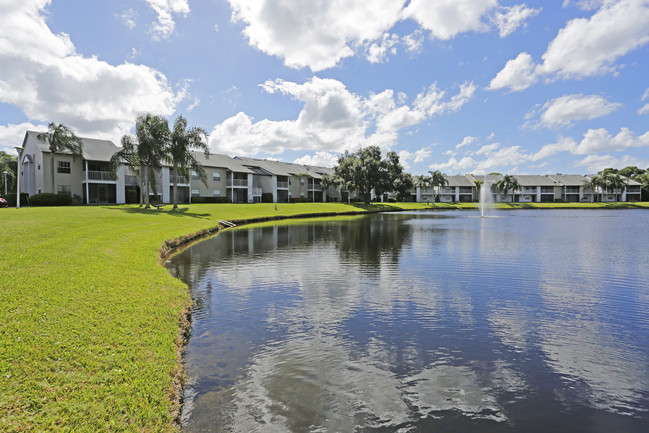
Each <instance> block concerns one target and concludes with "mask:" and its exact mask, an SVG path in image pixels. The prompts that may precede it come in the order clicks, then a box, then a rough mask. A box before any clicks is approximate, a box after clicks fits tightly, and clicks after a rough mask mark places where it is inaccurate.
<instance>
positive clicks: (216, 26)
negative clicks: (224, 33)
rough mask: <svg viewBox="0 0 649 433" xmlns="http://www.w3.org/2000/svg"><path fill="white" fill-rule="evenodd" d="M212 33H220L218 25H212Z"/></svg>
mask: <svg viewBox="0 0 649 433" xmlns="http://www.w3.org/2000/svg"><path fill="white" fill-rule="evenodd" d="M214 31H215V32H216V33H218V32H220V31H221V29H220V28H219V25H218V24H214Z"/></svg>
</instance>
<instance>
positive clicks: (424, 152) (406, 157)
mask: <svg viewBox="0 0 649 433" xmlns="http://www.w3.org/2000/svg"><path fill="white" fill-rule="evenodd" d="M432 154H433V151H432V149H431V148H430V146H426V147H422V148H421V149H418V150H416V151H415V152H414V153H413V152H409V151H407V150H402V151H400V152H399V162H401V164H402V165H403V167H404V168H405V169H406V170H409V169H410V162H413V163H415V164H417V163H420V162H423V161H424V160H426V159H428V158H430V156H431V155H432Z"/></svg>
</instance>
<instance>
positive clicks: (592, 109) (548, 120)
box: [540, 94, 622, 128]
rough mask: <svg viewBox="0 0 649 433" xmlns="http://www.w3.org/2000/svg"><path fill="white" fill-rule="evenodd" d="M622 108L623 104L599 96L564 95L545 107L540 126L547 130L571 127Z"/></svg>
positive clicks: (548, 102) (549, 102)
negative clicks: (581, 121) (576, 122)
mask: <svg viewBox="0 0 649 433" xmlns="http://www.w3.org/2000/svg"><path fill="white" fill-rule="evenodd" d="M620 107H622V104H620V103H616V102H609V101H607V100H606V99H605V98H603V97H601V96H598V95H581V94H579V95H564V96H561V97H558V98H554V99H551V100H549V101H547V102H546V103H545V104H544V105H543V107H542V113H541V116H540V125H541V126H545V127H546V128H561V127H565V126H570V125H572V123H573V122H574V121H577V120H592V119H597V118H598V117H603V116H606V115H608V114H610V113H612V112H613V111H615V110H617V109H618V108H620Z"/></svg>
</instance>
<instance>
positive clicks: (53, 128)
mask: <svg viewBox="0 0 649 433" xmlns="http://www.w3.org/2000/svg"><path fill="white" fill-rule="evenodd" d="M36 138H37V139H38V140H40V141H44V142H47V143H49V145H50V152H51V155H50V162H51V164H50V169H51V170H50V171H51V173H52V193H55V192H56V185H54V182H55V180H54V154H56V153H59V152H63V151H69V152H70V153H72V158H73V159H76V157H77V156H79V157H80V156H83V143H82V141H81V139H80V138H79V137H77V136H76V135H75V133H74V132H73V131H72V129H70V128H68V127H67V126H65V125H64V124H62V123H59V124H58V125H57V124H56V123H54V122H50V124H49V125H48V126H47V132H41V133H40V134H38V135H37V136H36Z"/></svg>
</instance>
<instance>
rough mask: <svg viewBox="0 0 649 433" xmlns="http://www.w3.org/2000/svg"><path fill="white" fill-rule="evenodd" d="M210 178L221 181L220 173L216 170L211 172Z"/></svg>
mask: <svg viewBox="0 0 649 433" xmlns="http://www.w3.org/2000/svg"><path fill="white" fill-rule="evenodd" d="M212 180H213V181H215V182H220V181H221V173H220V172H218V171H215V172H214V173H213V174H212Z"/></svg>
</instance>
